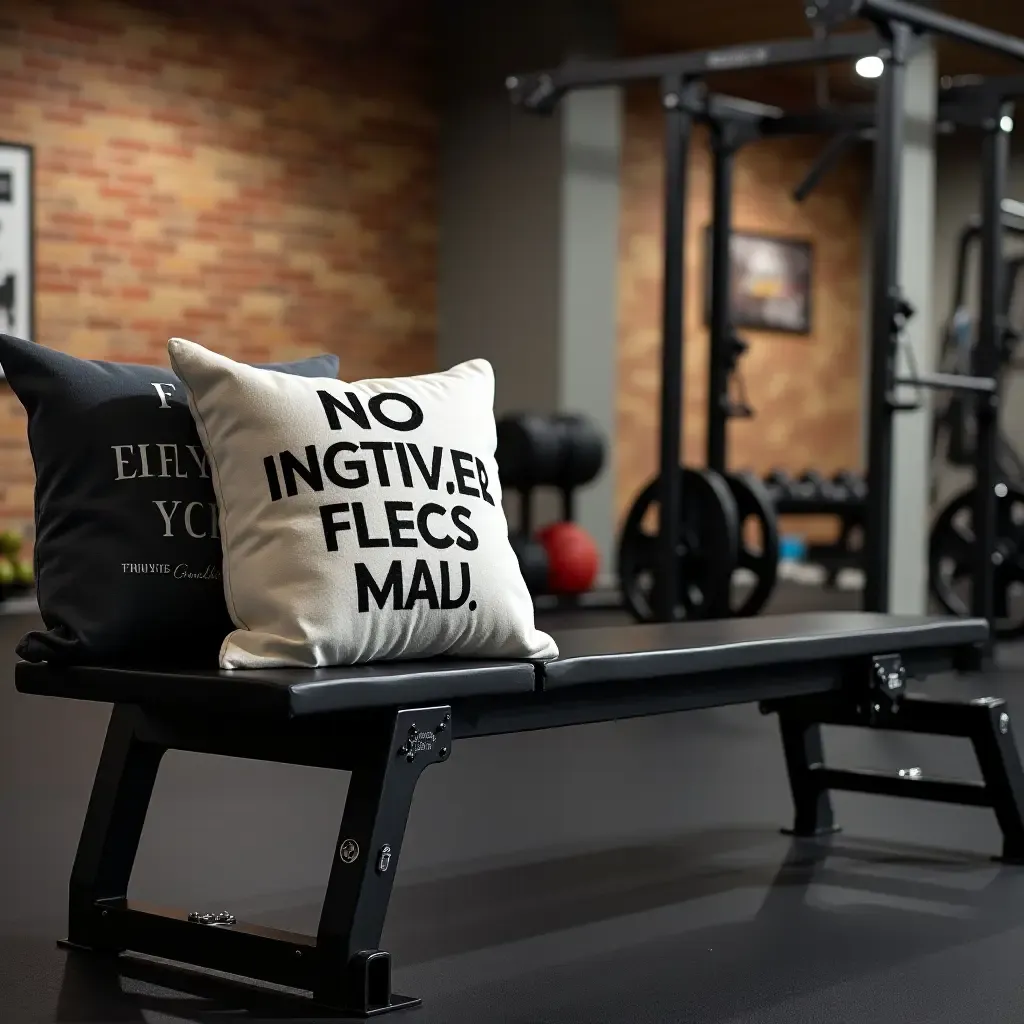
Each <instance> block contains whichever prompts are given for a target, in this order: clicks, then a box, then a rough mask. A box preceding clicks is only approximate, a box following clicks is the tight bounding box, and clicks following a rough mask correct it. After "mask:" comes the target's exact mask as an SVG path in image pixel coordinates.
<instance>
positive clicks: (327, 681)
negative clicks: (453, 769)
mask: <svg viewBox="0 0 1024 1024" xmlns="http://www.w3.org/2000/svg"><path fill="white" fill-rule="evenodd" d="M15 683H16V685H17V688H18V689H19V690H20V691H21V692H22V693H34V694H39V695H42V696H47V697H73V698H77V699H78V700H95V701H102V702H104V703H111V704H122V703H123V704H139V705H142V706H144V707H167V706H193V707H195V706H201V707H202V708H204V709H206V710H208V711H211V712H212V711H228V712H230V711H235V712H238V713H242V714H267V715H284V716H287V717H296V718H298V717H302V716H308V715H322V714H328V713H330V712H336V711H356V710H359V709H363V708H372V707H391V706H396V705H401V704H423V703H427V704H430V703H439V704H447V703H449V702H451V701H453V700H459V699H463V698H467V697H488V696H496V695H499V694H501V695H513V694H521V693H531V692H532V691H533V690H534V689H535V688H536V670H535V668H534V666H533V664H532V663H531V662H527V661H469V660H462V659H456V658H448V659H441V658H437V659H433V660H430V661H392V662H381V663H378V664H375V665H355V666H351V667H343V668H265V669H231V670H226V669H217V668H212V669H159V668H154V669H128V668H59V667H51V666H49V665H45V664H29V663H27V662H22V663H20V664H19V665H18V666H17V668H16V669H15Z"/></svg>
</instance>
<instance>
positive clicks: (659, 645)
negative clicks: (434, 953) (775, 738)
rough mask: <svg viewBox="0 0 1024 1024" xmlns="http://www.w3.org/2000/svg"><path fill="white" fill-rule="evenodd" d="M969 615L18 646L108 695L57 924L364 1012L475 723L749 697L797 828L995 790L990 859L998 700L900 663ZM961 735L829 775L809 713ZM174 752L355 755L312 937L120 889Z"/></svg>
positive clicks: (922, 663)
mask: <svg viewBox="0 0 1024 1024" xmlns="http://www.w3.org/2000/svg"><path fill="white" fill-rule="evenodd" d="M986 637H987V627H986V624H985V623H984V622H983V621H981V620H956V619H929V618H916V617H899V616H882V615H872V614H864V613H852V614H842V613H828V614H815V615H789V616H775V617H768V618H760V619H733V620H726V621H721V622H694V623H680V624H672V625H644V626H627V627H622V628H617V629H616V628H612V629H608V628H600V629H581V630H573V631H568V632H563V633H561V634H559V635H558V636H557V640H558V644H559V648H560V651H561V656H560V657H559V659H558V660H557V661H554V662H552V663H549V664H547V665H534V664H529V663H517V662H464V661H454V660H448V661H433V662H421V663H411V662H404V663H403V662H398V663H390V664H379V665H373V666H367V667H360V668H337V669H316V670H263V671H255V672H251V671H234V672H223V671H216V670H213V671H183V672H173V671H160V670H158V669H154V670H151V671H131V670H125V669H98V668H97V669H93V668H82V669H64V670H61V669H57V668H50V667H48V666H46V665H31V664H25V663H22V664H19V665H18V666H17V670H16V681H17V687H18V689H19V690H20V691H22V692H23V693H33V694H43V695H49V696H59V697H74V698H80V699H84V700H94V701H103V702H111V703H113V704H114V705H115V707H114V710H113V714H112V716H111V720H110V725H109V729H108V732H107V737H106V742H105V744H104V747H103V753H102V756H101V759H100V764H99V768H98V770H97V773H96V781H95V784H94V786H93V792H92V797H91V799H90V802H89V809H88V813H87V815H86V819H85V824H84V827H83V831H82V837H81V840H80V843H79V847H78V853H77V856H76V858H75V863H74V868H73V870H72V874H71V884H70V905H69V920H68V942H67V944H68V945H69V946H71V947H73V948H85V949H89V950H94V951H99V952H106V953H120V952H124V951H133V952H136V953H143V954H148V955H151V956H155V957H160V958H163V959H166V960H171V961H176V962H178V963H181V964H190V965H194V966H198V967H202V968H206V969H210V970H216V971H221V972H225V973H228V974H232V975H237V976H241V977H243V978H248V979H258V980H261V981H264V982H270V983H274V984H278V985H282V986H286V987H289V988H294V989H300V990H305V991H307V992H310V993H312V995H313V998H314V1000H315V1001H316V1002H317V1003H320V1004H324V1005H326V1006H330V1007H333V1008H335V1009H340V1010H341V1011H344V1012H347V1013H349V1014H352V1015H354V1016H370V1015H373V1014H377V1013H382V1012H386V1011H388V1010H393V1009H397V1008H399V1007H403V1006H411V1005H415V1004H417V1003H418V1000H417V999H413V998H409V997H405V996H399V995H396V994H395V993H393V992H392V989H391V963H390V956H389V954H388V953H386V952H384V951H382V950H381V949H380V939H381V932H382V929H383V926H384V918H385V915H386V912H387V908H388V902H389V899H390V895H391V887H392V883H393V880H394V877H395V870H396V867H397V863H398V857H399V853H400V851H401V847H402V839H403V835H404V832H405V827H406V821H407V818H408V814H409V808H410V804H411V802H412V797H413V791H414V789H415V786H416V781H417V779H418V778H419V776H420V773H421V772H422V771H423V769H424V768H426V767H427V766H428V765H432V764H436V763H438V762H443V761H447V760H448V758H449V757H450V755H451V752H452V750H453V748H454V744H455V742H456V741H458V740H460V739H463V738H466V737H471V736H486V735H494V734H499V733H509V732H519V731H525V730H530V729H543V728H549V727H552V726H562V725H573V724H577V723H584V722H597V721H609V720H614V719H619V718H630V717H635V716H640V715H653V714H663V713H669V712H676V711H684V710H688V709H694V708H703V707H713V706H719V705H727V704H736V703H744V702H751V701H757V702H760V703H761V706H762V710H764V711H766V712H769V711H770V712H775V713H777V714H778V716H779V719H780V723H781V731H782V740H783V745H784V752H785V759H786V765H787V768H788V772H789V779H790V784H791V788H792V792H793V798H794V803H795V810H796V814H795V823H794V828H793V830H792V831H793V832H794V833H795V834H797V835H802V836H803V835H817V834H820V833H822V832H828V831H832V830H833V819H832V808H831V804H830V801H829V790H831V789H847V790H859V791H862V792H869V793H878V794H885V795H890V796H908V797H918V798H923V799H927V800H939V801H945V802H951V803H960V804H971V805H981V806H990V807H992V808H993V809H994V810H995V813H996V815H997V818H998V821H999V824H1000V826H1001V828H1002V832H1003V839H1004V843H1003V856H1004V858H1005V859H1007V860H1011V861H1022V860H1024V773H1022V769H1021V765H1020V760H1019V758H1018V755H1017V750H1016V746H1015V744H1014V739H1013V733H1012V731H1011V729H1010V721H1009V716H1008V714H1007V713H1006V710H1005V707H1004V704H1003V702H1002V701H1001V700H998V699H994V698H986V699H982V700H973V701H958V702H951V701H937V700H927V699H924V698H921V697H917V696H909V695H908V694H907V693H906V680H907V678H910V677H921V676H925V675H927V674H929V673H932V672H936V671H942V670H947V669H950V668H953V667H958V666H962V665H964V664H967V663H969V662H972V661H973V660H974V659H975V658H976V656H977V652H978V651H979V649H980V647H981V645H982V643H983V642H984V641H985V639H986ZM823 723H830V724H841V725H859V726H864V727H868V728H880V729H895V730H905V731H909V732H924V733H935V734H939V735H949V736H965V737H969V738H970V739H971V740H972V741H973V744H974V749H975V751H976V753H977V757H978V761H979V765H980V768H981V774H982V777H983V780H984V781H983V782H979V783H969V782H951V781H943V780H931V779H922V778H918V777H915V776H914V775H913V774H912V773H910V774H908V773H889V774H884V773H867V772H853V771H839V770H835V769H830V768H827V767H825V766H824V765H823V763H822V750H821V737H820V728H819V727H820V725H821V724H823ZM166 750H191V751H196V752H200V753H209V754H223V755H229V756H235V757H246V758H254V759H258V760H265V761H277V762H282V763H289V764H301V765H312V766H316V767H323V768H337V769H342V770H347V771H351V772H352V778H351V781H350V785H349V791H348V797H347V800H346V803H345V809H344V813H343V817H342V822H341V829H340V832H339V836H338V843H337V847H336V849H335V852H334V856H333V858H332V867H331V872H330V880H329V882H328V887H327V893H326V896H325V899H324V905H323V909H322V914H321V918H320V924H319V929H318V932H317V935H316V937H315V938H313V937H308V936H305V935H297V934H292V933H289V932H283V931H278V930H275V929H270V928H262V927H258V926H255V925H250V924H244V923H242V922H240V921H236V920H235V919H234V918H233V917H230V916H224V915H218V914H187V913H182V912H179V911H175V910H167V909H163V908H156V907H150V906H143V905H140V904H138V903H136V902H134V901H132V900H129V899H128V898H127V892H128V882H129V877H130V875H131V870H132V865H133V862H134V860H135V856H136V851H137V849H138V844H139V839H140V836H141V833H142V827H143V823H144V820H145V816H146V811H147V808H148V806H149V801H150V796H151V794H152V791H153V785H154V782H155V780H156V774H157V769H158V766H159V763H160V758H161V756H162V755H163V753H164V751H166Z"/></svg>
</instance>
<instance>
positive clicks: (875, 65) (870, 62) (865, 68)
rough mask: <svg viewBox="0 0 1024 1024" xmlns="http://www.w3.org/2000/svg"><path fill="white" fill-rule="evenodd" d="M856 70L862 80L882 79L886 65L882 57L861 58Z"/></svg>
mask: <svg viewBox="0 0 1024 1024" xmlns="http://www.w3.org/2000/svg"><path fill="white" fill-rule="evenodd" d="M855 70H856V72H857V74H858V75H860V77H861V78H880V77H881V76H882V72H883V71H884V70H885V64H884V63H883V61H882V58H881V57H861V59H860V60H859V61H857V63H856V65H855Z"/></svg>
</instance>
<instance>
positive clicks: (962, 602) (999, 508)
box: [928, 484, 1024, 640]
mask: <svg viewBox="0 0 1024 1024" xmlns="http://www.w3.org/2000/svg"><path fill="white" fill-rule="evenodd" d="M973 524H974V488H973V487H972V488H969V489H968V490H966V491H963V492H961V493H960V494H958V495H956V496H955V497H953V498H952V499H951V500H950V501H949V503H948V504H947V505H946V507H945V508H944V509H943V510H942V511H941V512H940V513H939V516H938V518H937V519H936V520H935V523H934V524H933V526H932V531H931V536H930V538H929V545H928V583H929V587H930V589H931V592H932V593H933V594H934V595H935V598H936V600H937V601H938V602H939V604H941V605H942V607H943V608H945V609H946V611H948V612H951V613H952V614H954V615H961V616H966V615H969V614H970V609H971V586H972V576H973V572H974V564H975V558H976V553H975V546H974V545H975V535H974V525H973ZM992 568H993V576H994V578H995V594H994V595H993V614H994V616H995V620H996V621H995V626H994V630H995V635H996V636H997V637H999V638H1000V639H1002V640H1011V639H1014V638H1016V637H1020V636H1024V491H1021V490H1018V489H1017V488H1016V487H1008V486H1007V485H1006V484H1000V485H999V487H998V489H997V491H996V537H995V557H994V558H993V566H992Z"/></svg>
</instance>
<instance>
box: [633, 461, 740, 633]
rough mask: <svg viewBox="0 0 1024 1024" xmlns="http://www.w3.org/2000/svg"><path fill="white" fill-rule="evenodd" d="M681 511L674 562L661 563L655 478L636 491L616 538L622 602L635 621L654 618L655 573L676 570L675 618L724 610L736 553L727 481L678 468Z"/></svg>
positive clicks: (718, 614)
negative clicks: (655, 525)
mask: <svg viewBox="0 0 1024 1024" xmlns="http://www.w3.org/2000/svg"><path fill="white" fill-rule="evenodd" d="M679 472H680V474H681V483H680V487H681V490H682V516H681V522H680V531H679V546H678V548H677V549H676V560H675V565H674V566H665V565H664V564H663V562H662V561H661V556H660V552H659V550H658V534H657V533H655V532H652V524H651V523H650V519H652V518H653V519H655V520H656V517H657V513H656V511H655V510H656V509H657V508H658V505H659V502H658V487H659V483H658V479H657V478H656V479H654V480H652V481H651V482H650V483H649V484H648V485H647V486H646V487H645V488H644V489H643V491H641V492H640V494H639V495H638V496H637V499H636V501H634V502H633V507H632V508H631V509H630V510H629V515H628V516H627V517H626V522H625V524H624V525H623V528H622V536H621V538H620V540H619V566H618V568H619V585H620V587H621V588H622V596H623V601H624V602H625V605H626V607H627V608H628V609H629V611H630V612H631V613H632V614H633V616H634V617H635V618H637V619H639V620H640V621H641V622H652V621H654V618H655V612H654V606H655V594H656V592H657V587H658V584H659V578H661V579H663V578H664V577H663V576H662V574H663V573H664V572H665V571H666V570H668V571H670V572H672V571H674V572H675V573H677V580H678V584H677V587H678V604H677V606H676V609H675V618H676V619H711V618H724V617H726V616H728V615H729V598H730V594H731V590H732V574H733V571H734V570H735V568H736V563H737V561H738V559H739V513H738V511H737V509H736V500H735V499H734V498H733V496H732V492H731V491H730V489H729V485H728V484H727V483H726V482H725V480H724V479H723V478H722V477H721V476H719V475H718V474H717V473H712V472H709V471H706V470H699V469H680V470H679Z"/></svg>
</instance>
